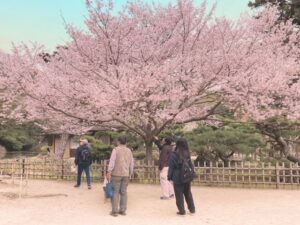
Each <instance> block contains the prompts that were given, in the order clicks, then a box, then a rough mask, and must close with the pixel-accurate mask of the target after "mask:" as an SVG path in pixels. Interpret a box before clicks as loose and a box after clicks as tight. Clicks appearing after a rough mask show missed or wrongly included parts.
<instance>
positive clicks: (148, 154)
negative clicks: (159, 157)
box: [145, 140, 153, 161]
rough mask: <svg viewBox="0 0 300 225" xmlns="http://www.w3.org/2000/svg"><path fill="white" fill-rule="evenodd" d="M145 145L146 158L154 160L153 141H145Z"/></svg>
mask: <svg viewBox="0 0 300 225" xmlns="http://www.w3.org/2000/svg"><path fill="white" fill-rule="evenodd" d="M145 145H146V160H147V161H152V160H153V156H152V147H153V141H152V140H151V141H149V140H148V141H145Z"/></svg>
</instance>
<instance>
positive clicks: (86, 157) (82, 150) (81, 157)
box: [74, 139, 92, 189]
mask: <svg viewBox="0 0 300 225" xmlns="http://www.w3.org/2000/svg"><path fill="white" fill-rule="evenodd" d="M75 164H76V165H77V166H78V173H77V184H76V185H75V186H74V187H76V188H78V187H80V185H81V175H82V172H83V171H84V172H85V174H86V181H87V185H88V189H91V188H92V186H91V176H90V166H91V164H92V154H91V149H90V147H89V143H88V140H86V139H80V144H79V147H78V148H77V149H76V153H75Z"/></svg>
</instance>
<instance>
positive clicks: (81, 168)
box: [77, 165, 91, 185]
mask: <svg viewBox="0 0 300 225" xmlns="http://www.w3.org/2000/svg"><path fill="white" fill-rule="evenodd" d="M83 171H84V172H85V175H86V182H87V184H88V185H91V176H90V166H89V165H78V173H77V185H80V184H81V175H82V172H83Z"/></svg>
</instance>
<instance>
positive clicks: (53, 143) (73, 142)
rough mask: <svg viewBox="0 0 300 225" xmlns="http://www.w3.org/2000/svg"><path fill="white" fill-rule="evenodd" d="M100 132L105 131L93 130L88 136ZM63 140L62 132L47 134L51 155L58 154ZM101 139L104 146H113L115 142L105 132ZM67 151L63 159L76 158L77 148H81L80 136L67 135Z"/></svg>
mask: <svg viewBox="0 0 300 225" xmlns="http://www.w3.org/2000/svg"><path fill="white" fill-rule="evenodd" d="M98 131H103V130H101V129H92V130H90V131H89V132H88V134H92V135H93V134H94V133H96V132H98ZM61 138H62V134H61V133H60V132H51V133H49V134H46V140H47V143H46V144H47V145H48V147H49V151H50V153H51V154H53V155H54V154H56V152H57V151H58V149H59V148H60V143H61ZM99 139H100V140H101V141H102V142H103V143H104V144H109V145H110V144H112V142H113V140H112V137H111V136H110V135H109V134H107V133H105V132H103V134H102V135H101V136H100V137H99ZM65 146H66V147H65V151H64V157H63V158H65V159H66V158H70V157H75V152H76V149H77V147H78V146H79V142H78V136H76V135H73V134H67V140H66V145H65Z"/></svg>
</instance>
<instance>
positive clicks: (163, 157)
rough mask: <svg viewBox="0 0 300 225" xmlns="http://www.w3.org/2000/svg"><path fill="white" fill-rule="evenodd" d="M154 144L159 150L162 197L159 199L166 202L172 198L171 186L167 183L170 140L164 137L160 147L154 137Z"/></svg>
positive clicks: (156, 138) (171, 148)
mask: <svg viewBox="0 0 300 225" xmlns="http://www.w3.org/2000/svg"><path fill="white" fill-rule="evenodd" d="M154 143H155V144H156V145H157V147H158V148H159V151H160V154H159V170H160V186H161V189H162V193H163V196H162V197H160V199H162V200H168V199H169V198H172V197H174V189H173V185H172V184H171V183H170V181H168V170H169V161H170V158H171V154H172V151H173V147H172V138H171V137H166V138H165V140H164V144H163V145H162V144H161V142H160V140H159V138H158V137H155V141H154Z"/></svg>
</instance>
